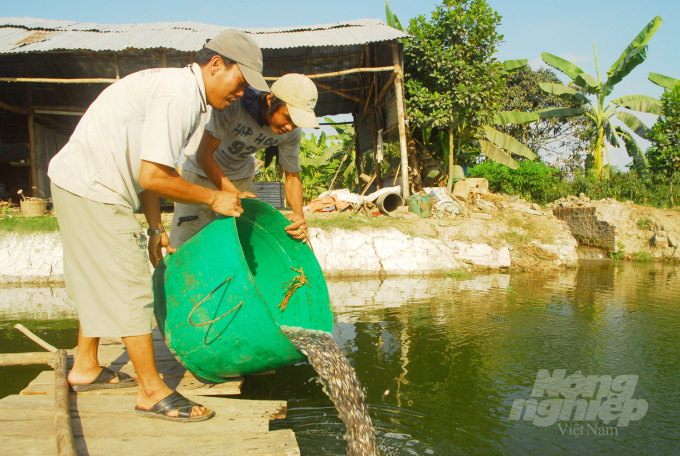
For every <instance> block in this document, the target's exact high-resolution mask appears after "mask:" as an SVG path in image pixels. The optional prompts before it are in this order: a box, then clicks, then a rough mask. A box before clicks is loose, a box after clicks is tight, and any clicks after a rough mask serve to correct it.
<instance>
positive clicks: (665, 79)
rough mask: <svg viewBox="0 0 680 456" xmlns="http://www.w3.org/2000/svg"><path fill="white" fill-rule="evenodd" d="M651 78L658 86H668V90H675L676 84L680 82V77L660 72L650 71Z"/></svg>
mask: <svg viewBox="0 0 680 456" xmlns="http://www.w3.org/2000/svg"><path fill="white" fill-rule="evenodd" d="M649 80H650V81H652V82H653V83H654V84H656V85H658V86H661V87H665V88H667V89H668V90H673V88H674V87H675V86H676V85H678V84H680V79H675V78H672V77H670V76H664V75H663V74H658V73H649Z"/></svg>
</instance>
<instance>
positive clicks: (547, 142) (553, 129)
mask: <svg viewBox="0 0 680 456" xmlns="http://www.w3.org/2000/svg"><path fill="white" fill-rule="evenodd" d="M547 84H553V85H555V86H557V85H560V84H561V81H560V80H559V79H558V78H557V76H556V75H555V73H554V72H553V71H552V70H550V69H539V70H536V71H534V70H532V69H531V68H530V67H528V66H527V67H524V68H522V69H521V70H519V71H517V72H515V73H513V74H510V75H509V76H507V77H506V79H505V87H504V88H503V96H502V99H501V104H500V107H501V110H502V111H514V112H526V113H533V112H537V111H542V110H549V109H553V108H572V109H574V108H579V106H580V104H581V103H580V102H579V101H578V99H576V100H572V99H571V98H567V99H566V100H565V98H564V97H563V96H560V95H559V94H557V93H548V92H546V91H544V90H543V89H542V88H541V87H542V86H547ZM560 87H564V86H560ZM571 90H573V89H571ZM576 93H578V94H579V95H581V96H583V95H582V94H581V93H580V92H576ZM587 120H588V119H587V118H585V116H577V117H547V118H539V119H538V120H536V121H535V122H533V123H513V124H507V125H505V126H499V127H497V129H498V130H500V131H502V132H503V133H506V134H508V135H510V136H512V137H514V138H516V139H517V140H519V141H520V142H522V144H524V145H525V146H527V147H528V148H529V149H531V150H533V151H540V150H543V151H544V154H549V155H550V154H556V153H558V152H557V151H558V150H559V151H560V153H562V151H564V150H566V151H567V153H568V154H569V155H571V154H574V153H575V152H579V151H580V150H582V149H583V148H584V146H585V144H584V141H586V140H587V138H586V136H585V134H584V133H585V132H584V129H585V126H586V122H587Z"/></svg>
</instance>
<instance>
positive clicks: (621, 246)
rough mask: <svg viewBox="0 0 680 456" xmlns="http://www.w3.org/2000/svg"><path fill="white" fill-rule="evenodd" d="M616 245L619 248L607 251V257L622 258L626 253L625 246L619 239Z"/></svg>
mask: <svg viewBox="0 0 680 456" xmlns="http://www.w3.org/2000/svg"><path fill="white" fill-rule="evenodd" d="M617 245H618V246H619V250H618V251H617V252H609V258H611V259H612V260H623V258H624V257H625V255H626V252H625V249H626V246H625V245H624V244H623V242H621V241H619V242H618V244H617Z"/></svg>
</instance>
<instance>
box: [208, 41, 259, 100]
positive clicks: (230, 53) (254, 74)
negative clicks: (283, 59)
mask: <svg viewBox="0 0 680 456" xmlns="http://www.w3.org/2000/svg"><path fill="white" fill-rule="evenodd" d="M205 47H207V48H208V49H212V50H213V51H215V52H217V53H219V54H221V55H223V56H225V57H226V58H228V59H231V60H233V61H234V62H236V63H237V64H238V68H239V70H241V73H242V74H243V77H244V78H246V82H247V83H248V84H250V85H251V86H253V87H254V88H255V89H257V90H259V91H261V92H269V86H268V85H267V82H266V81H265V80H264V78H263V77H262V67H263V64H262V51H261V50H260V46H258V45H257V43H256V42H255V40H254V39H252V38H251V37H250V36H248V35H246V34H245V33H243V32H242V31H240V30H236V29H227V30H225V31H223V32H220V33H219V34H218V35H217V36H216V37H215V38H213V39H212V40H210V41H208V42H207V43H206V45H205Z"/></svg>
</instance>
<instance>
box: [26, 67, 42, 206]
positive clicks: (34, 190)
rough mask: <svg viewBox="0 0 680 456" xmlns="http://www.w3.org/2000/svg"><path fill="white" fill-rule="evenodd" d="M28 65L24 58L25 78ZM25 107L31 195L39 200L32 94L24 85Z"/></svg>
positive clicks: (27, 73) (28, 72)
mask: <svg viewBox="0 0 680 456" xmlns="http://www.w3.org/2000/svg"><path fill="white" fill-rule="evenodd" d="M30 64H31V61H30V57H29V56H26V60H25V65H26V68H25V71H26V77H28V76H30ZM26 105H27V109H26V114H27V117H28V152H29V158H30V160H31V195H32V196H33V197H35V198H39V197H40V195H39V194H38V162H37V160H36V154H35V119H34V118H33V92H32V91H31V84H27V85H26Z"/></svg>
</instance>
